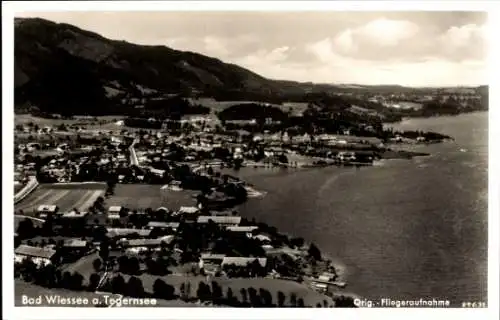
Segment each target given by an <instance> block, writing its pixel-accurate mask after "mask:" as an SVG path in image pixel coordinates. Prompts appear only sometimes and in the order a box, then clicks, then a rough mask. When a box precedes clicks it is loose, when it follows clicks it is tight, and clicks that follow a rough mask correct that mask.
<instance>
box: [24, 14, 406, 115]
mask: <svg viewBox="0 0 500 320" xmlns="http://www.w3.org/2000/svg"><path fill="white" fill-rule="evenodd" d="M14 23H15V47H14V57H15V66H14V70H15V74H14V83H15V105H16V108H18V109H19V108H21V109H22V108H23V107H26V106H35V107H37V108H38V109H39V110H41V111H43V112H52V113H62V114H65V113H66V114H77V113H80V114H82V113H83V114H103V113H124V112H127V111H126V110H129V109H127V108H133V107H134V106H136V105H141V104H146V101H145V100H151V99H155V98H159V97H164V96H166V95H168V94H183V95H189V96H193V95H194V96H196V95H203V96H209V97H214V98H215V99H217V100H240V101H241V100H246V101H263V102H275V103H281V102H283V101H286V100H288V101H306V102H307V101H309V100H308V99H309V98H308V97H309V96H310V95H311V94H312V95H313V96H314V95H315V94H322V93H325V92H326V93H336V92H346V91H353V92H359V91H361V92H380V91H382V92H385V91H390V90H395V91H401V92H405V91H411V90H415V89H413V88H405V87H401V86H363V85H332V84H313V83H299V82H295V81H284V80H271V79H267V78H265V77H262V76H260V75H258V74H256V73H254V72H252V71H250V70H247V69H245V68H242V67H240V66H237V65H234V64H228V63H224V62H222V61H220V60H218V59H215V58H211V57H207V56H204V55H201V54H198V53H193V52H183V51H178V50H174V49H171V48H168V47H165V46H144V45H136V44H132V43H128V42H125V41H116V40H110V39H106V38H104V37H102V36H100V35H98V34H96V33H93V32H89V31H85V30H82V29H79V28H77V27H75V26H72V25H69V24H64V23H59V24H58V23H54V22H51V21H48V20H44V19H39V18H16V19H15V22H14Z"/></svg>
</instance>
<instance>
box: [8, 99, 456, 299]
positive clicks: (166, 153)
mask: <svg viewBox="0 0 500 320" xmlns="http://www.w3.org/2000/svg"><path fill="white" fill-rule="evenodd" d="M358 98H359V97H358ZM342 99H344V98H343V96H342V95H337V96H333V97H328V98H324V99H323V100H319V102H317V103H309V104H304V103H302V104H300V103H296V104H292V105H290V104H289V105H286V106H285V107H286V108H288V110H287V111H283V107H282V108H280V107H277V106H275V105H272V104H268V103H257V102H253V103H240V102H234V103H232V104H231V105H226V107H225V108H223V109H222V110H220V111H218V112H217V111H216V112H214V111H213V110H210V109H209V108H206V107H203V106H201V105H198V104H197V103H195V102H193V101H194V100H192V99H191V100H190V99H185V98H182V97H179V96H176V97H171V96H169V97H167V98H165V99H163V100H158V99H156V100H155V101H156V102H155V103H163V105H164V106H173V105H176V104H187V105H188V107H186V108H184V114H182V115H180V116H179V115H176V116H172V114H171V113H168V114H167V116H165V114H159V115H158V114H156V115H152V114H150V113H149V112H148V110H150V108H147V109H141V108H139V110H141V111H140V112H139V113H138V114H136V115H131V116H129V117H125V118H123V117H122V118H120V117H117V116H101V117H94V116H80V117H78V116H70V117H67V116H61V115H55V114H52V115H43V116H44V117H36V116H32V115H28V114H20V115H17V116H16V126H15V152H14V154H15V183H14V191H15V197H14V202H15V210H16V212H15V231H16V233H15V262H14V263H15V276H16V278H17V279H18V280H17V281H18V282H16V283H17V285H21V286H26V284H30V286H31V284H33V287H46V288H60V289H68V290H72V291H77V292H82V291H86V292H92V293H103V292H104V293H107V294H115V295H119V296H128V297H135V298H141V297H154V298H157V299H160V300H161V301H170V302H172V301H175V302H176V303H184V304H188V305H192V304H197V305H226V306H240V307H249V306H252V307H271V306H280V307H282V306H288V307H305V306H310V307H334V306H335V307H342V306H350V307H352V306H353V300H352V297H348V296H346V295H343V294H342V289H343V288H344V287H345V286H346V282H345V280H344V279H342V277H341V276H340V275H339V274H338V270H337V269H336V267H335V266H334V264H333V263H332V261H331V259H329V258H328V257H327V255H326V254H322V253H321V251H320V249H319V248H318V247H316V245H315V244H314V243H307V242H306V241H305V240H304V239H302V238H300V237H293V236H289V235H284V234H281V233H280V232H279V231H278V230H277V229H276V228H274V227H272V226H269V225H267V224H265V223H263V222H257V221H255V220H254V219H252V218H250V219H249V218H248V217H242V216H240V215H239V213H238V209H237V208H238V205H241V204H243V203H245V202H246V201H247V200H248V199H249V198H259V197H263V196H264V195H265V191H263V190H258V189H259V187H256V186H252V185H250V184H249V183H247V182H245V181H244V180H242V179H240V178H238V176H237V172H238V171H239V170H241V169H242V168H249V169H251V168H253V170H306V169H307V168H313V167H321V166H353V167H356V168H359V167H361V166H369V165H372V164H373V163H374V162H375V161H378V160H380V159H386V158H412V157H414V156H422V155H426V154H423V153H418V152H410V151H405V150H402V149H401V148H396V149H393V148H392V146H395V145H398V144H403V145H411V144H421V143H435V142H441V141H444V140H446V139H452V138H451V137H448V136H444V135H441V134H437V133H433V132H419V131H414V132H410V131H408V132H394V131H392V130H391V129H385V128H384V127H383V126H382V122H381V119H380V117H377V116H376V115H370V114H368V115H367V114H366V110H365V109H363V108H361V107H356V106H352V105H348V106H347V107H346V106H343V105H342V103H344V102H345V101H343V100H342ZM158 101H160V102H158ZM197 101H198V102H200V101H201V100H199V99H198V100H197ZM363 101H366V100H363ZM341 102H342V103H341ZM204 103H205V104H206V101H205V102H204ZM212 103H215V102H214V101H212ZM377 103H378V102H377ZM339 105H340V107H339ZM332 106H333V108H332ZM189 108H191V109H193V108H194V109H195V111H194V112H193V113H194V114H192V113H189V112H186V110H189ZM353 108H354V109H353ZM356 108H357V109H356ZM387 108H390V107H387ZM206 109H209V110H210V112H208V113H207V112H206ZM355 109H356V110H355ZM297 110H298V111H297ZM191 111H192V110H191ZM359 112H361V113H359ZM174 115H175V114H174ZM332 120H334V121H332ZM354 170H355V169H354ZM339 292H340V293H339Z"/></svg>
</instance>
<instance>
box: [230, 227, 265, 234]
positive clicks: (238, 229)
mask: <svg viewBox="0 0 500 320" xmlns="http://www.w3.org/2000/svg"><path fill="white" fill-rule="evenodd" d="M257 229H259V227H256V226H236V227H234V226H229V227H226V230H227V231H230V232H237V233H245V234H246V235H247V236H248V237H251V236H252V232H253V231H254V230H257Z"/></svg>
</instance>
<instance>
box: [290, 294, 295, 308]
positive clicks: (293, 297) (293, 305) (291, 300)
mask: <svg viewBox="0 0 500 320" xmlns="http://www.w3.org/2000/svg"><path fill="white" fill-rule="evenodd" d="M290 305H291V306H292V307H296V306H297V294H296V293H292V294H291V295H290Z"/></svg>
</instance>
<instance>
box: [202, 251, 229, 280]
mask: <svg viewBox="0 0 500 320" xmlns="http://www.w3.org/2000/svg"><path fill="white" fill-rule="evenodd" d="M225 256H226V255H224V254H211V253H202V254H201V257H200V262H199V263H198V266H199V268H200V269H203V271H205V273H207V274H211V275H215V274H216V273H217V272H219V271H221V265H222V261H223V260H224V257H225Z"/></svg>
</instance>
